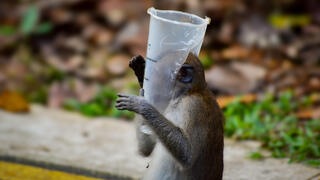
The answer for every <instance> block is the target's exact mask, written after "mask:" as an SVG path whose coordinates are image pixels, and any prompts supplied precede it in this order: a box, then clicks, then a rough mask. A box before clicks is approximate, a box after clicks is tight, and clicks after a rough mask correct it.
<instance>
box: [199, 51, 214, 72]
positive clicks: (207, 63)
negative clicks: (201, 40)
mask: <svg viewBox="0 0 320 180" xmlns="http://www.w3.org/2000/svg"><path fill="white" fill-rule="evenodd" d="M200 61H201V63H202V66H203V67H204V68H205V69H207V68H209V67H211V65H213V60H212V59H211V58H210V56H209V55H207V54H205V55H203V56H201V57H200Z"/></svg>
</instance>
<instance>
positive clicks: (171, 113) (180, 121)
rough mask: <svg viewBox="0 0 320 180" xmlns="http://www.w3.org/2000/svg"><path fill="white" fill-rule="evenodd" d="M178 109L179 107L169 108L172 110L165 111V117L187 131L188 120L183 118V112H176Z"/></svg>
mask: <svg viewBox="0 0 320 180" xmlns="http://www.w3.org/2000/svg"><path fill="white" fill-rule="evenodd" d="M178 108H179V107H174V108H168V109H170V110H167V111H165V113H164V116H165V117H166V118H167V119H168V120H169V121H170V122H172V123H173V124H174V125H176V126H177V127H180V128H182V129H185V127H186V125H187V122H186V118H184V117H183V114H181V112H178V111H176V110H177V109H178Z"/></svg>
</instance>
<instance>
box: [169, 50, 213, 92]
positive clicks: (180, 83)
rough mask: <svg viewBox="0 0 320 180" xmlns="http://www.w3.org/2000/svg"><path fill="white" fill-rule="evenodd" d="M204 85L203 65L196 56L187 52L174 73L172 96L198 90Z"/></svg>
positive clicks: (202, 88) (203, 87) (205, 85)
mask: <svg viewBox="0 0 320 180" xmlns="http://www.w3.org/2000/svg"><path fill="white" fill-rule="evenodd" d="M206 87H207V84H206V81H205V77H204V69H203V66H202V64H201V62H200V60H199V59H198V57H197V56H195V55H194V54H192V53H189V55H188V57H187V59H186V60H185V62H184V64H183V65H182V66H181V68H180V69H179V71H178V73H177V75H176V78H175V85H174V98H177V97H179V96H181V95H185V94H187V93H192V92H200V91H202V90H204V89H205V88H206Z"/></svg>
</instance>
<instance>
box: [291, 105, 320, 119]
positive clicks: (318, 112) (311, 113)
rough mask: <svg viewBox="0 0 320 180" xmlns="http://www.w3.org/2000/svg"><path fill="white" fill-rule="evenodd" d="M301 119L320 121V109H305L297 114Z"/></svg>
mask: <svg viewBox="0 0 320 180" xmlns="http://www.w3.org/2000/svg"><path fill="white" fill-rule="evenodd" d="M295 115H296V116H297V117H298V118H300V119H318V118H320V107H318V108H308V109H303V110H300V111H298V112H297V113H295Z"/></svg>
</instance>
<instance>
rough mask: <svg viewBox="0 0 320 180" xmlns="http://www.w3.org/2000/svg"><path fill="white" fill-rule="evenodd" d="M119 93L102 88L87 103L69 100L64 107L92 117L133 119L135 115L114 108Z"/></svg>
mask: <svg viewBox="0 0 320 180" xmlns="http://www.w3.org/2000/svg"><path fill="white" fill-rule="evenodd" d="M116 99H117V93H116V92H115V91H114V90H112V89H110V88H102V89H101V90H100V92H99V93H98V94H97V95H96V97H95V98H93V99H92V100H91V101H89V102H87V103H81V102H79V101H77V100H74V99H69V100H67V101H66V102H65V103H64V107H65V108H66V109H69V110H74V111H79V112H81V113H82V114H84V115H86V116H90V117H94V116H111V117H124V118H127V119H132V118H133V117H134V113H132V112H129V111H119V110H118V109H116V108H115V107H114V104H115V101H116Z"/></svg>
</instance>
